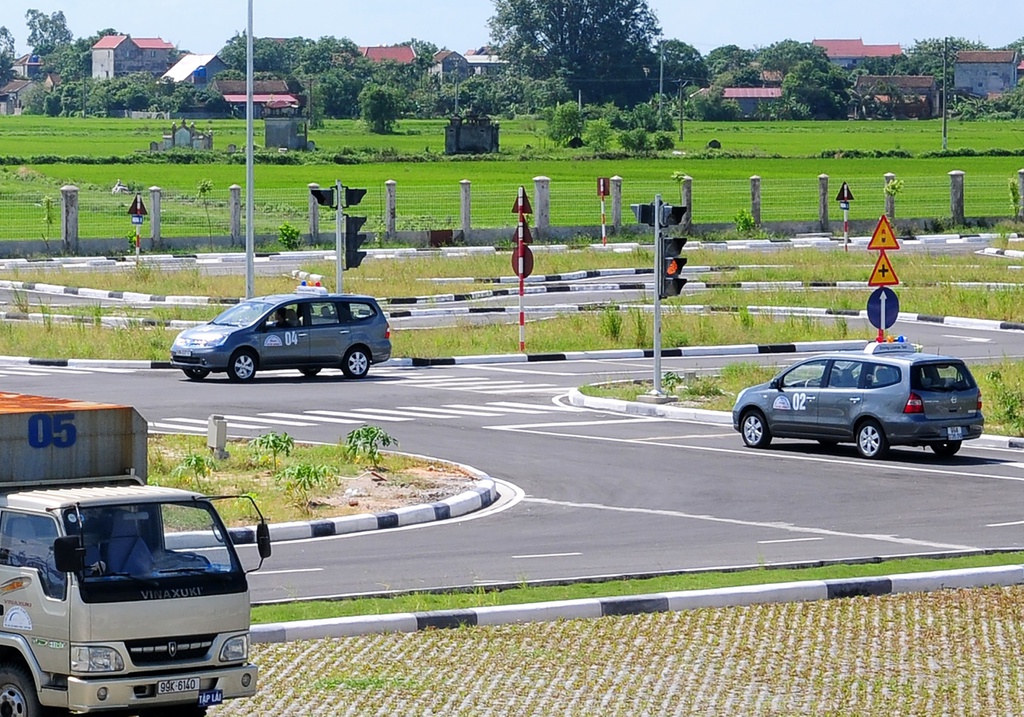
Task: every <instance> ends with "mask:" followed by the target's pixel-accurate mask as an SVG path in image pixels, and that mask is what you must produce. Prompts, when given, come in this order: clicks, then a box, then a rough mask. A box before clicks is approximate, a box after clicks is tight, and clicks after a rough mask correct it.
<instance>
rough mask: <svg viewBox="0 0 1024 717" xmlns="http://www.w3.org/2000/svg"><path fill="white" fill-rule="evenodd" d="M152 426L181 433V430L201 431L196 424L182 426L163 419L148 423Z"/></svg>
mask: <svg viewBox="0 0 1024 717" xmlns="http://www.w3.org/2000/svg"><path fill="white" fill-rule="evenodd" d="M149 425H150V426H151V427H152V428H159V429H160V430H163V431H174V432H175V433H181V432H183V431H188V432H195V433H202V429H201V428H198V427H196V426H182V425H178V424H177V423H164V422H163V421H154V422H153V423H150V424H149Z"/></svg>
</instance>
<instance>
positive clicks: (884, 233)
mask: <svg viewBox="0 0 1024 717" xmlns="http://www.w3.org/2000/svg"><path fill="white" fill-rule="evenodd" d="M899 248H900V243H899V242H898V241H896V233H895V232H893V230H892V224H890V223H889V217H887V216H885V215H884V214H883V215H882V217H881V218H880V219H879V220H878V226H876V227H875V233H874V234H872V235H871V241H869V242H868V249H869V250H870V251H896V250H898V249H899Z"/></svg>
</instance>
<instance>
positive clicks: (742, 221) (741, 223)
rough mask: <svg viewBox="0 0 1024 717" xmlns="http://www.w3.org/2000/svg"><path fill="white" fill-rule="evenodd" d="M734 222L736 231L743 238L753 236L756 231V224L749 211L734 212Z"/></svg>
mask: <svg viewBox="0 0 1024 717" xmlns="http://www.w3.org/2000/svg"><path fill="white" fill-rule="evenodd" d="M733 221H735V222H736V231H737V233H739V234H742V235H744V236H746V235H750V234H753V233H754V232H755V231H756V230H757V224H756V223H755V222H754V215H753V214H751V213H750V210H749V209H741V210H739V211H738V212H736V216H735V217H734V218H733Z"/></svg>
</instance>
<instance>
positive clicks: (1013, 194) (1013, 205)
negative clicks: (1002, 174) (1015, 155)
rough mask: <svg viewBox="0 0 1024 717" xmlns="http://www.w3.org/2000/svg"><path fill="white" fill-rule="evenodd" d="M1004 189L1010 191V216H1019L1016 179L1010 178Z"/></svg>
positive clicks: (1018, 192)
mask: <svg viewBox="0 0 1024 717" xmlns="http://www.w3.org/2000/svg"><path fill="white" fill-rule="evenodd" d="M1006 187H1007V189H1009V191H1010V211H1011V215H1010V216H1013V217H1017V216H1019V214H1020V185H1019V184H1018V183H1017V179H1016V177H1010V178H1009V179H1008V180H1007V182H1006Z"/></svg>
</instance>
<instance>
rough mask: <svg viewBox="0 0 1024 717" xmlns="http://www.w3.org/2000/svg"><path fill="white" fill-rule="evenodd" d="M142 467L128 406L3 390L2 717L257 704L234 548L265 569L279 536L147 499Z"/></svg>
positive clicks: (142, 431)
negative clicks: (242, 701)
mask: <svg viewBox="0 0 1024 717" xmlns="http://www.w3.org/2000/svg"><path fill="white" fill-rule="evenodd" d="M146 456H147V426H146V422H145V421H144V420H143V418H142V417H141V416H140V415H139V413H138V412H137V411H135V410H134V409H133V408H131V407H128V406H117V405H110V404H100V403H91V402H82V401H73V400H66V399H53V398H44V397H40V396H27V395H22V394H9V393H2V392H0V623H2V625H0V717H9V716H13V717H38V716H39V715H59V714H69V713H71V714H77V713H99V714H104V715H118V717H123V716H126V715H140V716H143V717H160V716H164V715H166V716H167V717H170V716H171V715H174V716H175V717H196V716H199V715H204V714H205V713H206V710H207V707H208V706H210V705H214V704H218V703H220V702H221V701H223V700H226V699H230V698H235V697H246V696H249V695H252V694H254V693H255V692H256V678H257V668H256V666H255V665H253V664H251V662H250V661H249V611H250V603H249V588H248V582H247V579H246V571H245V569H244V568H243V565H242V562H241V560H240V558H239V552H238V551H236V548H235V544H236V543H248V544H250V545H251V546H253V547H254V548H255V551H256V553H258V561H259V564H260V565H262V562H263V560H264V559H265V558H267V557H269V555H270V533H269V529H268V526H267V525H266V523H265V522H264V521H263V516H262V515H261V514H260V513H259V509H258V508H257V507H256V504H255V503H254V502H253V503H252V508H253V510H254V514H255V515H257V516H258V523H257V525H256V528H255V529H251V528H244V529H235V530H233V531H231V532H229V531H228V529H227V527H226V526H225V524H224V522H223V521H222V520H221V518H220V516H219V515H218V513H217V511H216V510H215V509H214V506H213V503H212V500H214V499H212V498H210V497H207V496H205V495H203V494H201V493H195V492H192V491H187V490H179V489H173V488H164V487H160V486H153V485H146V473H147V463H146ZM240 499H241V500H245V498H240ZM245 550H252V548H249V547H246V548H245ZM246 557H247V559H250V560H249V561H250V562H253V563H255V562H257V557H256V555H255V554H247V555H246ZM256 569H258V566H257V568H256Z"/></svg>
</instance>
